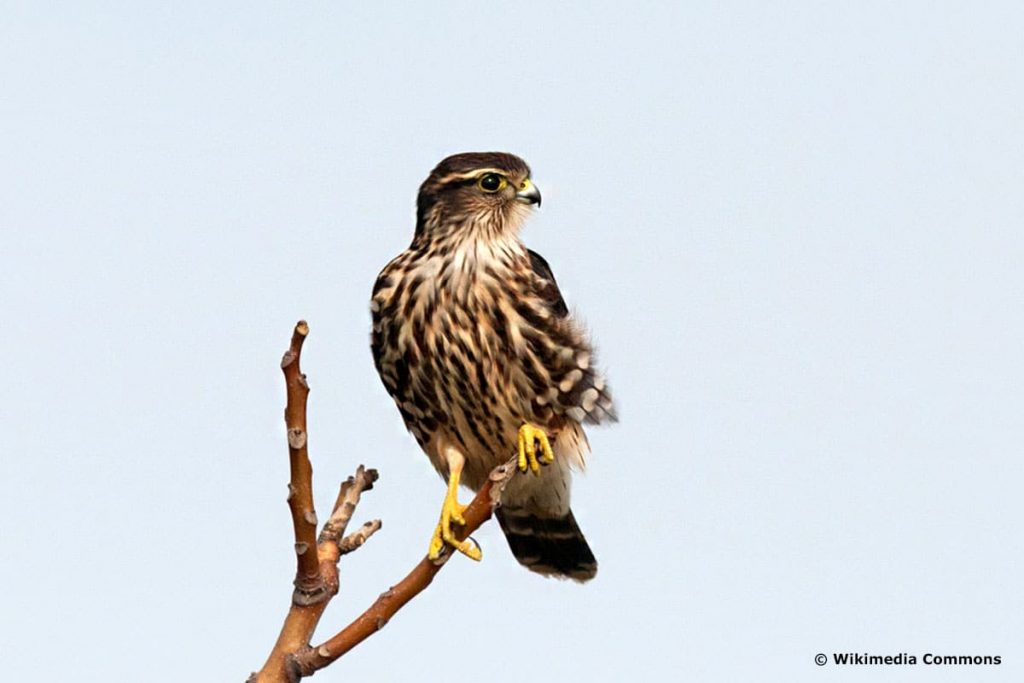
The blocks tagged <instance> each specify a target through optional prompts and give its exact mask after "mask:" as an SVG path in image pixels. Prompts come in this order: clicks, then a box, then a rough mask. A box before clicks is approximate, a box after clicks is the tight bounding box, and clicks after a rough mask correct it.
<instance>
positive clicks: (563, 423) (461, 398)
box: [371, 153, 615, 581]
mask: <svg viewBox="0 0 1024 683" xmlns="http://www.w3.org/2000/svg"><path fill="white" fill-rule="evenodd" d="M529 174H530V169H529V168H528V167H527V165H526V164H525V162H523V161H522V160H521V159H519V158H518V157H515V156H513V155H511V154H504V153H479V154H476V153H474V154H459V155H455V156H452V157H449V158H447V159H445V160H444V161H442V162H441V163H440V164H439V165H438V166H437V167H436V168H435V169H434V170H433V172H432V173H431V174H430V176H429V177H428V178H427V179H426V181H425V182H424V183H423V185H422V186H421V187H420V192H419V197H418V200H417V222H416V233H415V236H414V238H413V241H412V244H411V245H410V246H409V248H408V249H407V250H406V251H404V252H403V253H402V254H400V255H399V256H398V257H397V258H395V259H394V260H393V261H391V262H390V263H389V264H388V265H387V266H386V267H385V268H384V270H383V271H382V272H381V274H380V276H379V277H378V279H377V282H376V284H375V286H374V289H373V297H372V301H371V310H372V313H373V338H372V348H373V356H374V361H375V363H376V366H377V370H378V372H379V373H380V376H381V379H382V380H383V382H384V386H385V387H386V388H387V390H388V393H390V394H391V396H392V397H393V398H394V400H395V402H396V404H397V405H398V408H399V411H400V412H401V414H402V418H403V419H404V420H405V424H406V426H407V427H408V428H409V430H410V431H411V432H412V433H413V435H414V436H415V437H416V440H417V441H418V442H419V444H420V446H421V447H422V448H423V450H424V451H425V452H426V453H427V455H428V457H429V458H430V460H431V462H432V463H433V464H434V467H435V468H437V470H438V472H439V473H441V475H442V476H445V477H447V476H448V475H449V463H450V462H451V461H452V460H453V459H455V460H456V461H459V462H461V460H459V456H461V457H462V458H464V461H465V464H464V467H463V469H462V472H461V481H462V483H463V484H465V485H467V486H468V487H469V488H471V489H473V490H474V491H475V490H477V489H478V488H479V487H480V486H482V485H483V483H484V482H485V481H486V479H487V475H488V474H489V472H490V471H491V470H492V469H493V468H494V467H495V466H497V465H498V464H500V463H502V462H505V461H506V460H508V458H509V457H511V456H512V455H513V453H514V452H515V450H516V444H517V435H518V433H519V429H520V427H521V426H522V425H524V424H532V425H536V426H538V427H540V428H541V429H542V430H543V431H544V432H546V433H547V434H548V437H549V439H550V442H551V446H552V448H553V450H554V454H555V462H554V463H553V464H552V465H551V466H548V467H543V468H541V469H540V472H539V476H531V475H529V474H526V475H519V476H516V477H514V478H513V479H512V481H511V483H510V484H509V487H508V488H507V489H506V491H505V495H504V496H503V499H502V507H501V508H500V509H499V510H498V519H499V521H500V523H501V526H502V529H503V530H504V531H505V534H506V536H507V537H508V541H509V545H510V547H511V548H512V551H513V553H514V554H515V556H516V557H517V559H519V561H520V562H522V563H523V564H524V565H526V566H527V567H528V568H530V569H531V570H533V571H537V572H540V573H542V574H549V575H557V576H569V577H571V578H574V579H577V580H581V581H585V580H587V579H589V578H591V577H593V575H594V573H595V572H596V569H597V563H596V561H595V560H594V557H593V554H592V553H591V552H590V549H589V547H588V546H587V544H586V541H585V539H584V538H583V535H582V533H581V532H580V530H579V528H578V527H577V526H576V522H575V519H574V518H573V515H572V512H571V510H570V508H569V486H570V471H569V468H570V466H578V467H582V465H583V461H584V455H585V453H586V451H587V450H588V446H587V439H586V435H585V434H584V432H583V428H582V424H583V423H590V424H596V423H599V422H606V421H613V420H614V419H615V413H614V407H613V404H612V399H611V395H610V393H609V390H608V388H607V386H606V384H605V381H604V378H603V377H602V376H601V375H600V374H599V373H598V371H597V369H596V367H595V362H594V361H595V359H594V351H593V349H592V348H591V345H590V343H589V342H588V340H587V338H586V335H585V334H584V332H583V330H582V329H581V327H580V326H579V324H578V323H577V322H576V321H575V320H574V319H573V317H572V316H571V315H570V313H569V310H568V308H567V307H566V305H565V302H564V301H563V299H562V295H561V293H560V292H559V290H558V286H557V284H556V282H555V278H554V275H553V274H552V272H551V268H550V267H549V265H548V263H547V262H546V261H545V260H544V259H543V258H542V257H541V256H540V255H539V254H537V253H535V252H533V251H530V250H529V249H527V248H526V246H525V245H524V244H523V243H522V242H521V241H520V240H519V236H518V233H519V229H520V227H521V226H522V223H523V221H524V220H525V218H526V217H527V216H528V214H529V212H530V211H531V206H530V204H532V203H539V193H537V191H536V189H535V188H534V187H533V186H532V184H531V183H530V180H529ZM494 175H497V176H499V177H500V179H501V181H500V182H499V181H497V180H495V179H494V178H492V177H487V176H494ZM502 183H504V184H502ZM498 185H500V189H497V190H493V191H492V190H491V189H490V188H491V186H498Z"/></svg>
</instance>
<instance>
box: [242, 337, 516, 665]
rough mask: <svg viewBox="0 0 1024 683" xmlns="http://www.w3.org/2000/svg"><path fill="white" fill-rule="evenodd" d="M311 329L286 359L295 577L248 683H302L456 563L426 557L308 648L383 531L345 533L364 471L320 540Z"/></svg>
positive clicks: (498, 486)
mask: <svg viewBox="0 0 1024 683" xmlns="http://www.w3.org/2000/svg"><path fill="white" fill-rule="evenodd" d="M308 335H309V326H308V325H306V323H305V321H299V323H298V324H296V326H295V331H294V333H293V334H292V341H291V346H290V347H289V349H288V352H287V353H285V355H284V358H283V359H282V361H281V368H282V369H283V370H284V376H285V383H286V386H287V395H288V400H287V407H286V408H285V422H286V425H287V428H288V454H289V462H290V465H291V480H290V481H289V483H288V507H289V509H290V510H291V516H292V525H293V527H294V531H295V550H296V565H297V568H296V574H295V591H294V592H293V594H292V604H291V606H290V608H289V610H288V615H287V616H286V617H285V620H284V625H283V626H282V627H281V633H280V635H279V636H278V638H277V642H276V643H275V644H274V648H273V650H271V652H270V656H269V657H268V658H267V661H266V663H265V664H264V665H263V668H262V669H260V671H258V672H256V673H254V674H252V676H250V677H249V681H250V683H297V682H298V681H299V679H301V678H303V677H305V676H310V675H312V674H313V673H314V672H316V671H318V670H320V669H322V668H324V667H325V666H327V665H328V664H330V663H331V662H333V661H335V660H337V659H338V658H339V657H341V656H342V655H343V654H345V653H346V652H348V651H349V650H351V649H352V648H353V647H355V646H356V645H358V644H359V643H361V642H362V641H364V640H365V639H366V638H368V637H370V636H371V635H373V634H374V633H376V632H377V631H379V630H380V629H381V628H383V627H384V624H386V623H387V622H388V620H389V619H391V617H393V616H394V615H395V613H396V612H398V610H399V609H401V608H402V607H403V606H404V605H405V604H406V603H408V602H409V601H410V600H412V599H413V598H414V597H416V596H417V595H418V594H419V593H420V592H421V591H423V590H424V589H425V588H426V587H427V586H429V585H430V583H431V581H433V579H434V576H435V575H436V574H437V572H439V571H440V570H441V568H442V567H443V566H444V564H445V562H447V561H448V559H449V558H450V557H451V549H450V548H445V549H444V551H443V554H442V555H441V557H440V558H438V559H437V560H433V561H431V560H429V559H427V558H426V557H425V558H423V559H422V560H421V561H420V562H419V564H417V565H416V566H415V567H414V568H413V570H412V571H411V572H409V574H408V575H407V576H406V577H405V578H404V579H402V580H401V581H400V582H399V583H398V584H396V585H395V586H393V587H391V588H390V589H388V590H387V591H385V592H384V593H382V594H381V595H380V597H379V598H377V600H376V601H375V602H374V603H373V604H372V605H370V607H369V608H368V609H367V610H366V611H365V612H364V613H363V614H362V615H360V616H359V617H357V618H356V619H355V621H353V622H352V623H351V624H349V625H348V626H346V627H345V628H344V629H342V630H341V631H339V632H338V633H337V634H335V635H334V636H333V637H331V638H330V639H328V640H327V641H325V642H324V643H323V644H321V645H318V646H317V647H311V646H310V640H311V639H312V637H313V633H314V631H315V630H316V627H317V624H319V623H320V618H321V617H322V616H323V613H324V609H326V607H327V604H328V603H329V602H330V600H331V599H332V598H333V597H334V596H335V595H336V594H337V593H338V561H339V559H340V558H341V556H342V555H345V554H348V553H350V552H353V551H355V550H357V549H358V548H360V547H361V546H362V545H363V544H364V543H366V541H367V540H368V539H369V538H370V537H371V536H372V535H373V534H375V533H376V532H377V531H378V530H379V529H380V528H381V521H380V520H379V519H375V520H372V521H370V522H366V523H365V524H363V525H362V526H361V527H359V528H358V529H356V530H355V531H353V532H352V533H350V534H348V535H346V534H345V531H346V530H347V528H348V525H349V523H350V522H351V521H352V516H353V514H354V513H355V511H356V506H357V505H358V504H359V501H360V497H361V496H362V494H363V492H365V491H369V490H370V489H372V488H373V484H374V482H375V481H377V471H376V470H373V469H366V468H364V467H363V466H362V465H360V466H359V468H358V469H357V470H356V473H355V475H353V476H351V477H349V478H348V479H347V480H346V481H345V482H343V483H342V485H341V487H340V489H339V491H338V496H337V499H336V500H335V503H334V507H333V508H332V510H331V515H330V517H329V518H328V519H327V521H326V522H325V523H324V526H323V529H322V530H321V532H320V535H319V538H317V536H316V527H317V516H316V510H315V509H314V507H313V468H312V466H311V465H310V462H309V452H308V443H307V441H308V437H307V432H306V403H307V399H308V396H309V385H308V384H307V383H306V376H305V375H303V374H302V372H301V369H300V366H299V360H300V356H301V354H302V344H303V342H304V341H305V339H306V337H307V336H308ZM515 472H516V467H515V459H512V460H509V461H508V462H507V463H505V464H504V465H501V466H499V467H496V468H495V469H494V470H493V471H492V472H491V475H490V478H489V480H488V481H487V483H486V484H484V486H483V487H482V488H481V489H480V491H479V492H477V494H476V497H475V498H473V500H472V502H470V504H469V506H468V507H467V508H466V510H465V512H464V513H463V516H464V518H465V520H466V523H465V525H463V526H462V527H459V528H458V529H457V530H456V536H457V537H458V538H459V540H463V539H465V538H466V537H468V536H469V535H470V534H471V533H473V532H474V531H476V530H477V529H478V528H479V527H480V525H481V524H483V523H484V522H485V521H487V520H488V519H489V518H490V517H491V514H492V513H493V511H494V509H495V507H497V506H498V504H499V503H500V499H501V493H502V490H503V489H504V488H505V485H506V484H507V483H508V481H509V480H510V479H511V478H512V476H513V475H514V474H515Z"/></svg>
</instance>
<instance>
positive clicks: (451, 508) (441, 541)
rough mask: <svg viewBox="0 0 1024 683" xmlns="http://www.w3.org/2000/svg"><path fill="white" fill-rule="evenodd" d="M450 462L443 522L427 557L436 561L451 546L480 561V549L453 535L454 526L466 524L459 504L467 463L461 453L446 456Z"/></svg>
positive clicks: (463, 507) (442, 508)
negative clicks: (461, 482) (460, 481)
mask: <svg viewBox="0 0 1024 683" xmlns="http://www.w3.org/2000/svg"><path fill="white" fill-rule="evenodd" d="M446 458H447V460H448V471H449V475H448V493H446V494H445V496H444V503H442V505H441V521H440V522H438V525H437V528H436V529H434V536H433V537H432V538H431V539H430V551H429V552H428V553H427V557H429V558H430V559H431V560H436V559H437V558H439V557H440V556H441V550H442V549H443V548H444V546H445V545H450V546H452V547H453V548H455V549H456V550H458V551H459V552H460V553H462V554H463V555H465V556H466V557H468V558H470V559H473V560H480V558H481V557H483V554H482V553H481V552H480V548H479V547H478V546H477V545H476V544H475V543H473V542H471V541H460V540H459V539H457V538H455V534H453V533H452V524H459V525H461V524H465V523H466V520H465V519H463V518H462V513H463V511H464V510H465V509H466V506H465V505H462V504H460V503H459V479H460V477H461V476H462V466H463V464H464V463H465V458H463V456H462V454H461V453H451V452H450V453H448V454H446Z"/></svg>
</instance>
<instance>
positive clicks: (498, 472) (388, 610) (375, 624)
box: [291, 459, 516, 676]
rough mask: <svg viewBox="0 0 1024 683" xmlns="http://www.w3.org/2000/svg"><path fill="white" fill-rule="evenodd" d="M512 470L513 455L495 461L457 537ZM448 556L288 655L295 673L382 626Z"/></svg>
mask: <svg viewBox="0 0 1024 683" xmlns="http://www.w3.org/2000/svg"><path fill="white" fill-rule="evenodd" d="M515 472H516V467H515V459H512V460H509V461H508V462H507V463H505V464H504V465H499V466H498V467H496V468H495V469H494V470H493V471H492V472H491V475H490V477H489V479H488V481H487V483H486V484H484V485H483V487H482V488H481V489H480V491H478V492H477V494H476V497H475V498H473V501H472V502H471V503H470V504H469V506H468V507H467V508H466V510H465V512H464V513H463V517H465V519H466V524H465V525H464V526H462V527H459V528H458V531H457V532H456V536H457V537H458V538H459V540H463V539H465V538H466V537H468V536H469V535H470V534H472V533H473V532H474V531H476V530H477V529H479V528H480V525H481V524H483V523H484V522H486V521H487V520H488V519H490V517H491V514H492V513H493V512H494V508H495V507H497V506H498V504H499V503H500V501H501V493H502V491H503V490H504V488H505V485H506V484H507V483H508V481H509V480H510V479H511V478H512V476H513V475H514V474H515ZM449 557H451V548H447V547H446V548H445V554H443V555H442V556H441V557H440V558H438V559H437V560H434V561H431V560H429V559H427V558H426V557H424V558H423V559H422V560H420V563H419V564H417V565H416V566H415V567H414V568H413V570H412V571H411V572H409V574H408V575H406V577H405V578H404V579H402V580H401V581H400V582H398V583H397V584H396V585H394V586H392V587H391V588H390V589H388V590H387V591H385V592H384V593H381V595H380V597H378V598H377V600H376V601H375V602H374V603H373V604H372V605H370V607H369V608H368V609H367V610H366V611H365V612H363V613H362V614H361V615H359V616H358V617H356V619H355V621H353V622H352V623H351V624H349V625H348V626H346V627H345V628H343V629H342V630H341V631H339V632H338V633H337V634H335V635H334V636H332V637H331V638H329V639H328V640H327V641H325V642H324V643H322V644H321V645H318V646H317V647H311V648H307V649H305V650H302V651H300V652H297V653H296V654H295V655H293V657H292V658H291V661H292V663H293V664H294V669H293V670H294V671H296V672H297V673H298V675H299V676H311V675H312V674H313V673H315V672H316V671H318V670H320V669H322V668H324V667H325V666H327V665H328V664H330V663H331V662H333V661H335V660H336V659H338V658H339V657H341V656H342V655H344V654H345V653H346V652H348V651H349V650H351V649H352V648H354V647H355V646H356V645H358V644H359V643H361V642H363V641H364V640H366V639H367V638H369V637H370V636H372V635H373V634H374V633H376V632H377V631H379V630H380V629H382V628H384V625H385V624H387V623H388V621H389V620H390V619H391V617H393V616H394V615H395V613H396V612H398V610H400V609H402V607H403V606H405V604H406V603H408V602H409V601H410V600H412V599H413V598H415V597H416V596H417V595H419V594H420V593H421V592H422V591H423V590H424V589H425V588H426V587H427V586H429V585H430V583H431V582H432V581H433V580H434V576H436V575H437V573H438V572H439V571H441V568H442V567H443V566H444V565H445V563H446V562H447V560H448V558H449Z"/></svg>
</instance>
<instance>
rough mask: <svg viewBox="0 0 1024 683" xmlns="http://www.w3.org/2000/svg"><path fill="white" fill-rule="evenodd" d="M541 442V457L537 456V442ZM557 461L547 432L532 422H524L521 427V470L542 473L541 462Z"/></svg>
mask: <svg viewBox="0 0 1024 683" xmlns="http://www.w3.org/2000/svg"><path fill="white" fill-rule="evenodd" d="M538 443H539V444H540V451H541V455H540V459H539V460H538V458H537V444H538ZM554 461H555V454H554V452H553V451H552V450H551V443H550V442H549V441H548V435H547V433H546V432H545V431H544V430H543V429H541V428H540V427H536V426H534V425H532V424H529V423H527V424H524V425H523V426H522V427H520V428H519V458H518V460H517V464H518V465H519V471H520V472H525V471H526V470H527V469H529V470H530V471H531V472H533V473H534V474H537V475H539V474H540V466H541V464H542V463H543V464H545V465H549V464H551V463H553V462H554Z"/></svg>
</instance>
